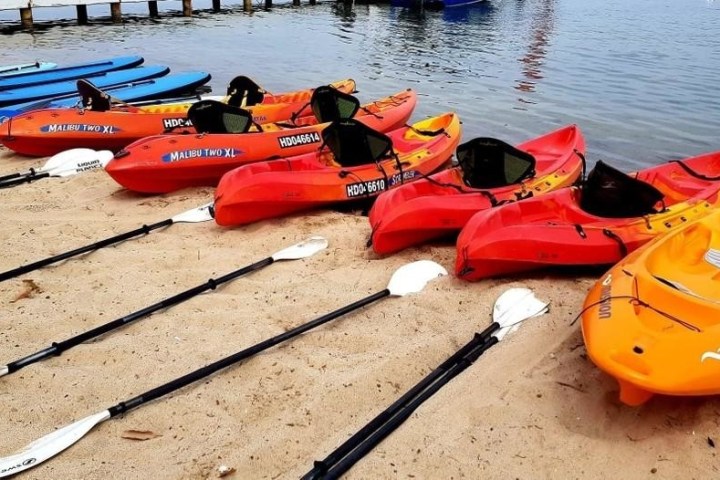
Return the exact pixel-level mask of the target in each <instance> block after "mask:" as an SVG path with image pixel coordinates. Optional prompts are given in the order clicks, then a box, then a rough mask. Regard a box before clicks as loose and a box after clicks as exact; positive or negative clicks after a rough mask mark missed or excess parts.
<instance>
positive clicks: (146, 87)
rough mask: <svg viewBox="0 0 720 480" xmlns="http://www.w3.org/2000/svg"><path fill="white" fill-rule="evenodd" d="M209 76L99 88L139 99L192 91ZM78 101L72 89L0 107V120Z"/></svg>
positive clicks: (122, 97)
mask: <svg viewBox="0 0 720 480" xmlns="http://www.w3.org/2000/svg"><path fill="white" fill-rule="evenodd" d="M210 78H211V77H210V74H209V73H205V72H186V73H175V74H171V75H168V76H165V77H161V78H154V79H152V80H145V81H142V82H135V83H130V84H124V85H116V86H113V87H109V88H103V89H102V90H103V91H104V92H105V93H108V94H110V95H111V96H112V97H113V98H114V99H118V100H122V101H123V102H141V101H145V100H155V99H161V98H168V97H172V96H179V95H183V94H188V95H189V94H192V93H193V92H194V91H195V89H197V88H198V87H200V86H202V85H205V84H206V83H207V82H209V81H210ZM174 100H176V101H177V100H182V99H174ZM80 101H81V100H80V97H79V96H78V95H77V92H75V93H74V94H73V95H68V96H66V97H64V98H59V99H55V98H54V99H48V100H41V101H39V102H29V103H23V104H20V105H12V106H10V107H7V108H4V109H0V123H2V121H3V120H4V119H6V118H12V117H14V116H15V115H20V114H21V113H24V112H28V111H30V110H38V109H41V108H65V107H74V106H75V105H78V104H79V103H80Z"/></svg>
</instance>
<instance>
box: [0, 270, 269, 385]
mask: <svg viewBox="0 0 720 480" xmlns="http://www.w3.org/2000/svg"><path fill="white" fill-rule="evenodd" d="M274 261H275V260H274V259H273V258H272V257H268V258H266V259H264V260H260V261H259V262H256V263H253V264H252V265H248V266H247V267H243V268H241V269H239V270H235V271H234V272H230V273H228V274H227V275H223V276H222V277H219V278H216V279H210V280H208V281H207V282H205V283H203V284H202V285H198V286H197V287H193V288H191V289H189V290H185V291H184V292H181V293H178V294H177V295H173V296H172V297H168V298H166V299H165V300H161V301H159V302H157V303H155V304H153V305H150V306H149V307H145V308H143V309H141V310H138V311H136V312H134V313H131V314H129V315H126V316H124V317H121V318H118V319H116V320H113V321H112V322H108V323H105V324H103V325H100V326H98V327H95V328H93V329H92V330H88V331H86V332H84V333H81V334H79V335H75V336H74V337H70V338H68V339H67V340H63V341H61V342H54V343H53V344H52V345H51V346H49V347H48V348H45V349H43V350H40V351H39V352H35V353H33V354H32V355H28V356H27V357H24V358H21V359H19V360H15V361H14V362H11V363H9V364H7V369H8V373H13V372H16V371H18V370H20V369H21V368H23V367H26V366H28V365H30V364H33V363H35V362H39V361H40V360H44V359H45V358H47V357H51V356H54V355H60V354H61V353H62V352H64V351H66V350H68V349H70V348H72V347H74V346H76V345H79V344H81V343H83V342H86V341H88V340H90V339H93V338H95V337H99V336H100V335H103V334H105V333H107V332H109V331H111V330H114V329H116V328H120V327H122V326H123V325H127V324H128V323H131V322H134V321H135V320H139V319H141V318H143V317H147V316H149V315H150V314H152V313H154V312H157V311H158V310H162V309H164V308H168V307H171V306H173V305H177V304H178V303H181V302H184V301H185V300H189V299H190V298H192V297H194V296H196V295H199V294H201V293H203V292H205V291H206V290H215V288H216V287H217V286H218V285H220V284H223V283H225V282H228V281H230V280H233V279H235V278H237V277H240V276H242V275H246V274H248V273H250V272H254V271H255V270H259V269H261V268H263V267H266V266H268V265H270V264H271V263H273V262H274Z"/></svg>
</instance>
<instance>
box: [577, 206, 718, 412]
mask: <svg viewBox="0 0 720 480" xmlns="http://www.w3.org/2000/svg"><path fill="white" fill-rule="evenodd" d="M718 319H720V211H716V212H714V213H712V214H710V215H708V216H706V217H704V218H702V219H700V220H696V221H694V222H691V223H687V224H685V225H683V226H681V227H679V228H677V229H675V230H674V231H672V232H670V233H668V234H666V235H663V236H661V237H660V238H658V239H657V240H655V241H653V242H651V243H649V244H648V245H646V246H645V247H643V248H642V249H640V250H638V251H636V252H635V253H634V254H631V255H629V256H628V257H627V258H625V259H624V260H622V261H621V262H620V263H619V264H617V265H615V266H614V267H613V268H612V269H611V270H610V271H609V272H608V273H607V274H605V275H604V276H603V277H602V278H601V279H600V280H599V281H598V282H597V283H596V284H595V285H594V286H593V287H592V288H591V289H590V292H589V294H588V296H587V298H586V300H585V309H584V311H583V314H582V333H583V339H584V341H585V345H586V347H587V352H588V356H589V357H590V359H591V360H592V361H593V363H595V365H597V366H598V367H599V368H600V369H601V370H603V371H605V372H606V373H608V374H610V375H612V376H613V377H615V378H616V379H617V381H618V383H619V385H620V400H621V401H622V402H623V403H626V404H628V405H640V404H642V403H644V402H645V401H647V400H648V399H649V398H650V397H651V396H652V395H654V394H663V395H683V396H685V395H717V394H720V321H719V320H718Z"/></svg>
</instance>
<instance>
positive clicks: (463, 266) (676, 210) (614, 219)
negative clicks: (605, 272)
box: [455, 152, 720, 280]
mask: <svg viewBox="0 0 720 480" xmlns="http://www.w3.org/2000/svg"><path fill="white" fill-rule="evenodd" d="M719 190H720V152H714V153H708V154H705V155H700V156H697V157H693V158H688V159H685V160H677V161H672V162H670V163H666V164H663V165H659V166H655V167H651V168H648V169H645V170H641V171H639V172H637V173H636V174H633V176H628V175H626V174H624V173H622V172H620V171H618V170H615V169H614V168H612V167H610V166H608V165H605V164H604V163H602V162H598V163H597V165H596V166H595V168H594V170H593V171H592V172H591V173H590V174H589V175H588V179H587V181H586V182H584V184H583V186H582V189H580V188H577V187H570V188H566V189H562V190H558V191H556V192H552V193H549V194H546V195H542V196H539V197H534V198H528V199H526V200H523V201H522V202H516V203H511V204H507V205H503V206H501V207H498V208H494V209H491V210H486V211H484V212H479V213H477V214H475V215H474V216H473V217H472V218H471V219H470V221H469V222H468V223H467V225H465V227H464V228H463V230H462V231H461V232H460V236H459V237H458V241H457V260H456V264H455V271H456V274H457V275H458V276H459V277H461V278H463V279H466V280H478V279H480V278H484V277H490V276H497V275H502V274H505V273H513V272H520V271H526V270H532V269H535V268H541V267H544V266H553V265H567V266H581V265H611V264H614V263H616V262H618V261H619V260H620V259H622V258H623V257H624V256H625V255H626V254H628V253H630V252H632V251H634V250H635V249H637V248H638V247H640V246H641V245H643V244H645V243H647V242H648V241H650V240H652V239H653V238H655V237H657V236H658V235H661V234H664V233H667V232H669V231H671V230H673V229H675V228H677V227H678V226H680V225H683V224H685V223H687V222H689V221H691V220H694V219H696V218H701V217H703V216H705V215H707V214H708V213H709V212H710V211H711V210H712V209H713V208H714V207H715V206H716V205H718V204H720V196H719V195H718V191H719Z"/></svg>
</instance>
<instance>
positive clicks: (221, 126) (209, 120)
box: [187, 100, 252, 133]
mask: <svg viewBox="0 0 720 480" xmlns="http://www.w3.org/2000/svg"><path fill="white" fill-rule="evenodd" d="M187 115H188V119H190V121H191V122H192V124H193V126H194V127H195V130H197V132H198V133H246V132H248V131H249V130H250V126H251V125H252V115H251V114H250V112H248V111H247V110H243V109H242V108H238V107H233V106H232V105H228V104H226V103H223V102H218V101H216V100H200V101H199V102H196V103H194V104H192V106H191V107H190V109H189V110H188V113H187Z"/></svg>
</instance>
